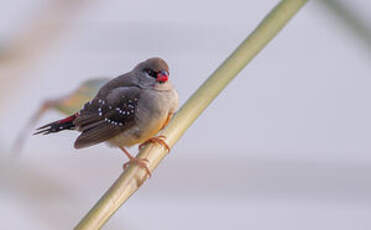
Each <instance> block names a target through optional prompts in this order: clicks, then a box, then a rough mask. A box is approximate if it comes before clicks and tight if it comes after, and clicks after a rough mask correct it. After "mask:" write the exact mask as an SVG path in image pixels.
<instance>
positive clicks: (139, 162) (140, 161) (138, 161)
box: [122, 157, 152, 177]
mask: <svg viewBox="0 0 371 230" xmlns="http://www.w3.org/2000/svg"><path fill="white" fill-rule="evenodd" d="M132 163H134V164H136V165H138V166H140V167H142V168H144V169H145V170H146V172H147V174H148V176H149V177H151V176H152V173H151V170H150V169H149V168H148V165H147V164H148V163H149V161H148V160H147V159H138V158H135V157H133V158H131V159H129V161H128V162H126V163H125V164H124V165H123V166H122V167H123V169H124V170H126V169H127V167H129V165H130V164H132Z"/></svg>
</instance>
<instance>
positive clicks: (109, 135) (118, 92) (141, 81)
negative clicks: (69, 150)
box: [38, 58, 178, 148]
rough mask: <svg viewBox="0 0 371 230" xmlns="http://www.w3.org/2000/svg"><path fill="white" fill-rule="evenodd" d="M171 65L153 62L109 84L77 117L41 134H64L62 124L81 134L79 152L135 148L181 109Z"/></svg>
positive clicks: (144, 63)
mask: <svg viewBox="0 0 371 230" xmlns="http://www.w3.org/2000/svg"><path fill="white" fill-rule="evenodd" d="M168 72H169V69H168V65H167V64H166V62H165V61H163V60H162V59H161V58H150V59H147V60H146V61H144V62H142V63H140V64H138V65H137V66H136V67H135V68H134V69H133V70H132V71H131V72H129V73H126V74H123V75H121V76H119V77H117V78H115V79H113V80H111V81H110V82H108V83H106V84H105V85H104V86H103V87H102V88H101V89H100V90H99V92H98V94H97V95H96V97H95V98H94V99H93V100H91V101H90V102H87V103H86V104H85V105H84V107H83V108H82V109H81V110H80V112H78V113H77V114H76V115H74V116H75V117H73V118H71V117H69V119H64V120H61V121H57V122H54V123H50V124H48V125H46V126H43V127H41V129H43V130H41V131H39V132H38V133H44V134H45V133H51V132H58V131H60V130H59V129H58V127H61V126H62V124H64V126H66V122H65V121H68V122H70V123H68V124H69V126H68V127H69V128H71V125H73V128H74V129H75V130H78V131H80V132H81V134H80V136H79V137H78V138H77V140H76V142H75V145H74V146H75V148H84V147H88V146H91V145H95V144H98V143H101V142H108V143H109V144H111V145H114V146H120V147H124V146H131V145H134V144H137V143H143V142H144V141H146V140H148V139H149V138H151V137H153V136H154V135H155V134H156V133H157V132H158V131H159V130H160V129H161V128H163V127H164V125H166V123H167V122H168V120H169V119H170V118H171V116H172V115H173V114H174V113H175V110H176V108H177V106H178V95H177V92H176V91H175V89H174V88H173V86H172V84H171V83H170V81H168V80H167V77H168Z"/></svg>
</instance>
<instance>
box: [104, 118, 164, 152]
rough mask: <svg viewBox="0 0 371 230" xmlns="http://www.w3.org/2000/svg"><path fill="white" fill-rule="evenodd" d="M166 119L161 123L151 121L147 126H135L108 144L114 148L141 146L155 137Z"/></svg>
mask: <svg viewBox="0 0 371 230" xmlns="http://www.w3.org/2000/svg"><path fill="white" fill-rule="evenodd" d="M165 121H166V118H165V119H161V120H160V121H154V120H152V121H150V122H148V123H147V124H142V125H139V126H134V127H132V128H130V129H128V130H126V131H124V132H123V133H120V134H118V135H116V136H115V137H113V138H111V139H109V140H108V143H109V144H111V145H114V146H127V147H129V146H132V145H135V144H141V143H143V142H145V141H146V140H148V139H149V138H151V137H153V136H154V135H156V133H158V132H159V131H160V129H161V128H162V126H163V124H164V123H165Z"/></svg>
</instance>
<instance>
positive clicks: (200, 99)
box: [75, 0, 307, 230]
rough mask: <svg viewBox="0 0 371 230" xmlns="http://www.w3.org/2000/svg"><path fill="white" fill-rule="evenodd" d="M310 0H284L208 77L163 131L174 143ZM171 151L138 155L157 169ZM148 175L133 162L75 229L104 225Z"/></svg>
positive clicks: (151, 149)
mask: <svg viewBox="0 0 371 230" xmlns="http://www.w3.org/2000/svg"><path fill="white" fill-rule="evenodd" d="M306 2H307V0H283V1H281V2H280V3H279V4H278V5H277V6H276V7H275V8H274V9H273V10H272V11H271V12H270V13H269V14H268V15H267V16H266V17H265V18H264V19H263V21H262V22H261V23H260V25H259V26H258V27H257V28H256V29H255V31H254V32H252V33H251V34H250V35H249V36H248V37H247V38H246V40H244V41H243V42H242V44H241V45H240V46H239V47H238V48H237V49H236V50H235V51H234V52H233V53H232V54H231V55H230V56H229V57H228V58H227V59H226V60H225V61H224V63H223V64H222V65H220V66H219V67H218V68H217V69H216V70H215V72H214V73H213V74H212V75H211V76H210V77H209V78H208V79H207V81H206V82H205V83H204V84H203V85H202V86H201V87H200V88H199V89H198V90H197V91H196V92H195V93H194V94H193V95H192V96H191V98H190V99H189V100H188V101H187V102H186V103H185V104H184V105H183V107H182V108H181V109H180V111H179V112H178V113H177V114H176V115H175V116H174V118H173V119H172V120H171V122H170V123H169V124H168V126H167V127H166V128H165V129H164V130H162V131H161V132H160V134H159V135H164V136H166V137H167V138H166V142H167V144H168V145H169V146H170V147H172V146H173V145H174V144H175V143H176V141H177V140H179V138H180V137H181V136H182V135H183V133H184V132H185V131H186V130H187V129H188V128H189V127H190V126H191V125H192V123H193V122H194V121H195V120H196V119H197V117H198V116H199V115H200V114H201V113H202V112H203V111H204V110H205V109H206V107H207V106H208V105H209V104H210V103H211V102H212V101H213V100H214V99H215V97H216V96H217V95H218V94H219V93H220V92H221V91H222V90H223V89H224V87H226V86H227V84H228V83H229V82H230V81H231V80H232V79H233V78H234V77H235V76H236V75H237V74H238V73H239V72H240V71H241V70H242V69H243V68H244V67H245V66H246V65H247V64H248V63H249V62H250V61H251V60H252V59H253V58H254V57H255V56H256V55H257V54H258V53H259V52H260V51H261V50H262V49H263V48H264V46H265V45H266V44H267V43H268V42H269V41H270V40H272V39H273V37H274V36H275V35H276V34H277V33H278V32H279V31H280V30H281V29H282V28H283V27H284V26H285V24H286V23H287V22H288V21H289V20H290V19H291V18H292V16H294V14H295V13H296V12H298V11H299V10H300V8H301V7H302V6H303V5H304V4H305V3H306ZM166 155H167V152H166V149H164V148H163V147H162V146H161V145H158V144H149V145H147V146H146V147H145V148H144V149H142V150H141V151H140V152H139V154H138V156H137V158H140V159H147V160H148V162H149V163H148V166H149V168H150V169H151V171H153V170H154V169H155V168H156V167H157V165H158V164H159V163H160V161H161V160H162V159H163V158H164V157H165V156H166ZM146 179H147V176H146V171H145V170H144V169H143V168H141V167H139V166H137V165H131V166H130V167H129V168H128V169H127V170H125V172H123V173H122V174H121V175H120V177H119V178H118V179H117V180H116V181H115V183H114V184H113V185H112V186H111V188H110V189H109V190H108V191H107V192H106V193H105V194H104V195H103V197H102V198H101V199H100V200H99V201H98V202H97V203H96V204H95V206H94V207H93V208H92V209H91V210H90V212H89V213H88V214H87V215H86V216H85V217H84V218H83V219H82V220H81V222H80V223H79V224H78V225H77V226H76V227H75V230H88V229H89V230H94V229H100V228H101V227H102V226H103V225H104V223H106V222H107V221H108V219H109V218H110V217H111V216H112V215H113V214H114V213H115V212H116V211H117V210H118V209H119V208H120V206H121V205H122V204H123V203H124V202H125V201H126V200H127V199H129V197H130V196H131V195H132V194H133V193H134V192H135V191H136V190H138V188H139V187H140V186H141V185H142V184H143V182H144V181H145V180H146Z"/></svg>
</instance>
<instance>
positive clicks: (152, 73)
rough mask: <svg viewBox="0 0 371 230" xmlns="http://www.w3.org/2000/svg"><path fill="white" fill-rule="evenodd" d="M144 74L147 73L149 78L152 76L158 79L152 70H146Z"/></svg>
mask: <svg viewBox="0 0 371 230" xmlns="http://www.w3.org/2000/svg"><path fill="white" fill-rule="evenodd" d="M144 72H145V73H147V74H148V75H149V76H151V77H153V78H157V74H156V72H155V71H153V70H151V69H145V70H144Z"/></svg>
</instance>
